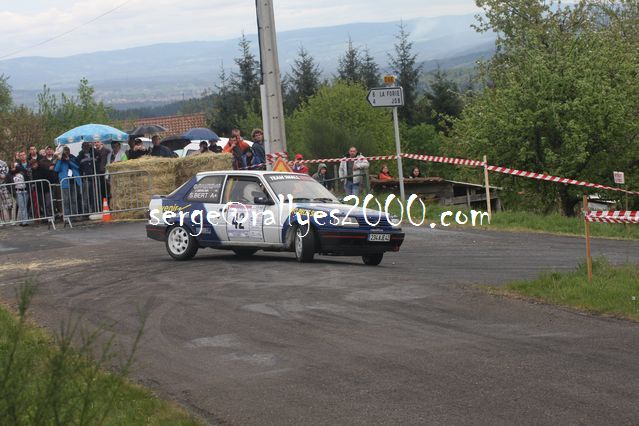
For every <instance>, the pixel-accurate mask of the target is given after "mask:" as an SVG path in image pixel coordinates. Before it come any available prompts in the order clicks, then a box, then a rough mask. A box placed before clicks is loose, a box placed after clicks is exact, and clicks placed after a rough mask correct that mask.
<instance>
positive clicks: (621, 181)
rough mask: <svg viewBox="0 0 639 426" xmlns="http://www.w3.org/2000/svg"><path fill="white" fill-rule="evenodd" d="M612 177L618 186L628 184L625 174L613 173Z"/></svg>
mask: <svg viewBox="0 0 639 426" xmlns="http://www.w3.org/2000/svg"><path fill="white" fill-rule="evenodd" d="M612 176H613V177H614V178H615V183H618V184H621V185H623V184H625V183H626V179H624V178H625V176H624V175H623V172H612Z"/></svg>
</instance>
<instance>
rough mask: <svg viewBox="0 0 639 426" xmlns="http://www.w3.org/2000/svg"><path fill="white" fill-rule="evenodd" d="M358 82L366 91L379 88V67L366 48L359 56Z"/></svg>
mask: <svg viewBox="0 0 639 426" xmlns="http://www.w3.org/2000/svg"><path fill="white" fill-rule="evenodd" d="M360 80H361V82H362V84H363V85H364V86H366V87H367V88H368V89H370V88H372V87H377V86H379V80H380V74H379V67H378V66H377V63H376V62H375V58H373V57H372V56H371V53H370V51H369V50H368V47H367V48H365V49H364V51H363V52H362V55H361V68H360Z"/></svg>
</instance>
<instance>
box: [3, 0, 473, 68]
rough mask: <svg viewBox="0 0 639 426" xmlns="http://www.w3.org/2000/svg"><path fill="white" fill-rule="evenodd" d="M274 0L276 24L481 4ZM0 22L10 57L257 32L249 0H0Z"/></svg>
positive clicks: (376, 18) (469, 8)
mask: <svg viewBox="0 0 639 426" xmlns="http://www.w3.org/2000/svg"><path fill="white" fill-rule="evenodd" d="M273 4H274V7H275V23H276V28H277V30H278V31H285V30H291V29H298V28H307V27H323V26H330V25H338V24H346V23H351V22H383V21H394V20H399V19H411V18H415V17H427V16H443V15H461V14H467V13H474V12H476V11H477V10H478V9H477V8H476V6H475V3H474V1H473V0H392V1H388V0H386V1H382V0H346V1H345V0H274V1H273ZM119 6H121V7H119ZM114 8H117V9H116V10H114V11H112V12H110V13H108V14H107V15H106V16H103V17H101V18H99V19H97V20H95V21H94V22H91V23H88V24H86V25H84V26H82V27H81V28H79V29H77V30H75V31H72V32H71V33H69V34H66V35H62V34H64V33H65V32H68V31H70V30H73V29H74V28H76V27H78V26H80V25H83V24H85V23H87V22H89V21H92V20H94V19H95V18H97V17H99V16H100V15H102V14H105V13H107V12H109V11H111V10H112V9H114ZM0 22H2V25H0V58H3V57H5V56H7V55H9V54H12V53H14V52H16V51H18V52H17V53H15V54H13V55H12V56H11V57H12V58H15V57H19V56H68V55H73V54H77V53H86V52H94V51H98V50H112V49H121V48H128V47H135V46H144V45H148V44H154V43H161V42H177V41H193V40H223V39H232V38H237V37H239V36H240V34H241V33H242V31H244V32H245V33H246V34H253V33H256V32H257V29H256V23H255V1H254V0H128V1H127V0H0ZM60 35H62V36H61V37H59V38H56V39H55V40H52V41H50V42H47V43H45V44H42V45H40V46H35V47H32V46H34V45H36V44H39V43H42V42H43V41H45V40H48V39H50V38H54V37H57V36H60ZM5 59H6V58H5Z"/></svg>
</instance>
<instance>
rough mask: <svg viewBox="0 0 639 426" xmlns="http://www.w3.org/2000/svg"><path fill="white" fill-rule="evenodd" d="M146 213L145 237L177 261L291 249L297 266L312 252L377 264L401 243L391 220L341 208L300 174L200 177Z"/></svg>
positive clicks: (245, 173)
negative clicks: (211, 251) (203, 251)
mask: <svg viewBox="0 0 639 426" xmlns="http://www.w3.org/2000/svg"><path fill="white" fill-rule="evenodd" d="M365 213H366V216H364V214H365ZM148 215H149V222H148V224H147V226H146V232H147V236H148V237H149V238H151V239H154V240H157V241H163V242H165V244H166V249H167V251H168V253H169V255H170V256H171V257H173V258H174V259H176V260H187V259H190V258H192V257H193V256H195V254H196V253H197V251H198V249H199V248H204V247H210V248H216V249H224V250H232V251H234V252H235V253H236V254H237V255H239V256H251V255H252V254H254V253H255V252H256V251H258V250H264V251H292V252H295V256H296V258H297V260H299V261H300V262H310V261H312V260H313V258H314V256H315V254H323V255H338V256H361V257H362V259H363V261H364V263H365V264H366V265H378V264H379V263H380V262H381V261H382V258H383V256H384V253H385V252H387V251H398V250H399V247H400V246H401V245H402V242H403V241H404V233H403V232H402V230H401V228H400V226H399V220H398V219H397V218H392V217H389V216H388V215H387V214H384V213H382V212H380V211H377V210H371V209H367V210H364V209H362V208H359V207H354V206H352V205H349V204H345V203H342V202H340V201H339V200H338V199H337V198H336V197H335V196H334V195H333V194H332V193H331V192H330V191H329V190H328V189H326V188H325V187H324V186H322V185H321V184H319V183H318V182H316V181H315V180H314V179H313V178H311V177H310V176H308V175H304V174H299V173H281V172H269V171H219V172H204V173H198V174H197V175H196V176H194V177H193V178H191V179H190V180H189V181H188V182H186V183H185V184H184V185H182V186H181V187H179V188H178V189H176V190H175V191H173V193H171V194H170V195H167V196H157V195H156V196H153V198H152V199H151V202H150V204H149V212H148Z"/></svg>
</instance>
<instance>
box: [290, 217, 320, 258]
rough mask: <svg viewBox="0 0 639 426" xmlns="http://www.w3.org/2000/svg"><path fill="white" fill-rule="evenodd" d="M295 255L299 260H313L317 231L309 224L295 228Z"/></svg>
mask: <svg viewBox="0 0 639 426" xmlns="http://www.w3.org/2000/svg"><path fill="white" fill-rule="evenodd" d="M294 246H295V257H296V258H297V261H298V262H312V261H313V257H314V256H315V231H314V230H313V228H312V227H311V226H310V225H309V226H308V227H306V226H298V227H297V229H296V230H295V242H294Z"/></svg>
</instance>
